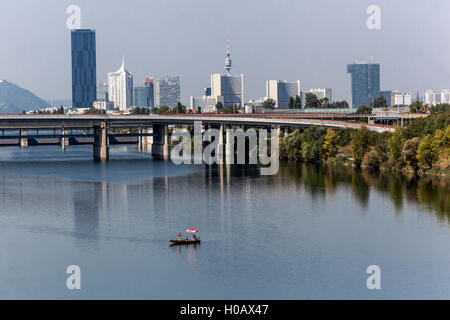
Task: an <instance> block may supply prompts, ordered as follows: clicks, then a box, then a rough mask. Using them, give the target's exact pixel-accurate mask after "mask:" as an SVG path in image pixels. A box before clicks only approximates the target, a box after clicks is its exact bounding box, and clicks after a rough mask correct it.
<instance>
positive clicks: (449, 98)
mask: <svg viewBox="0 0 450 320" xmlns="http://www.w3.org/2000/svg"><path fill="white" fill-rule="evenodd" d="M441 103H450V90H446V89H444V90H442V91H441Z"/></svg>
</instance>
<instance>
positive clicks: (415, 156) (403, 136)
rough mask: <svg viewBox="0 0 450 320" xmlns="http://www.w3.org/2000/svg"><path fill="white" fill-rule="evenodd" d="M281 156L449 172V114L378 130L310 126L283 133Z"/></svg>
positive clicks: (421, 171)
mask: <svg viewBox="0 0 450 320" xmlns="http://www.w3.org/2000/svg"><path fill="white" fill-rule="evenodd" d="M280 157H281V159H289V160H294V161H307V162H321V163H323V162H342V163H344V164H345V163H347V164H351V165H353V166H355V167H360V168H363V169H367V170H379V169H384V170H400V171H408V172H413V173H426V172H430V171H436V172H441V173H442V172H445V173H446V174H448V173H449V170H450V114H449V113H436V114H432V115H430V116H429V117H427V118H422V119H416V120H413V121H412V122H411V124H409V125H408V126H407V127H405V128H397V129H396V131H395V132H393V133H391V132H383V133H378V132H375V131H370V130H369V129H367V127H365V126H363V127H362V128H361V129H359V130H355V129H338V130H333V129H326V128H324V127H317V126H313V127H310V128H308V129H306V130H305V131H304V132H300V131H299V130H296V131H294V132H293V133H290V134H285V135H284V136H283V137H282V138H281V139H280Z"/></svg>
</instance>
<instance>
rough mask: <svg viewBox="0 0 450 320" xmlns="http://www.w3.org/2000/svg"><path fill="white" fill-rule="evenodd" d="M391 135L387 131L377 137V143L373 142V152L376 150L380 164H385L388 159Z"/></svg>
mask: <svg viewBox="0 0 450 320" xmlns="http://www.w3.org/2000/svg"><path fill="white" fill-rule="evenodd" d="M391 135H392V133H390V132H387V131H386V132H382V133H380V134H378V135H377V141H376V142H375V150H377V152H378V155H379V156H380V160H381V162H386V161H387V160H388V159H389V146H388V141H389V138H390V137H391Z"/></svg>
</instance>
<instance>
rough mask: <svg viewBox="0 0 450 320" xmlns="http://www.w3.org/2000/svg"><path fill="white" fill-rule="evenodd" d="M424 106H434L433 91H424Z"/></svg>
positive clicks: (434, 96)
mask: <svg viewBox="0 0 450 320" xmlns="http://www.w3.org/2000/svg"><path fill="white" fill-rule="evenodd" d="M425 104H428V105H430V106H435V105H436V91H434V90H427V91H425Z"/></svg>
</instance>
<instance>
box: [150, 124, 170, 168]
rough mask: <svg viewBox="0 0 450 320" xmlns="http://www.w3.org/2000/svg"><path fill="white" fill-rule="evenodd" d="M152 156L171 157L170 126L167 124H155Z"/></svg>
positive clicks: (157, 157)
mask: <svg viewBox="0 0 450 320" xmlns="http://www.w3.org/2000/svg"><path fill="white" fill-rule="evenodd" d="M153 133H154V134H155V135H156V136H154V137H153V143H152V156H153V157H154V158H155V159H163V160H168V159H169V127H168V126H167V125H166V124H154V125H153Z"/></svg>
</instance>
